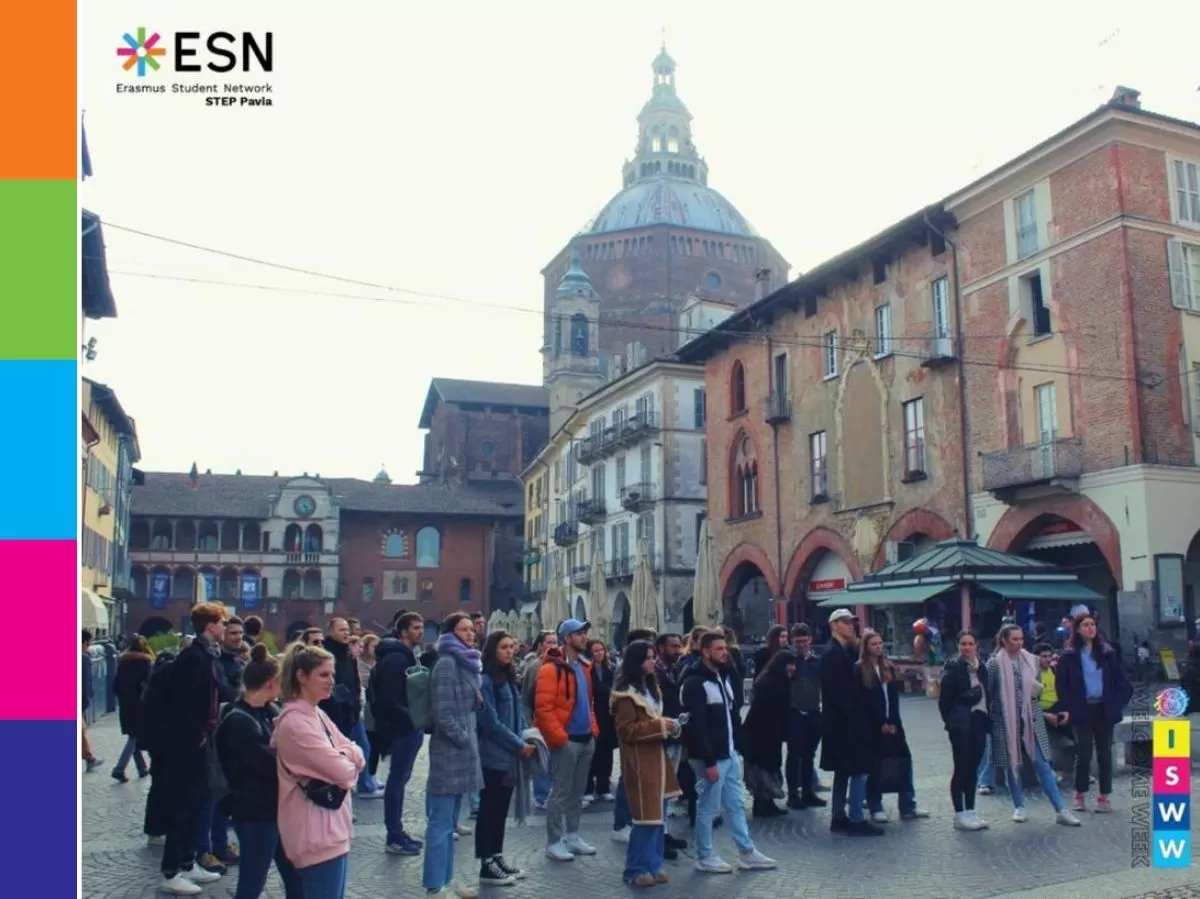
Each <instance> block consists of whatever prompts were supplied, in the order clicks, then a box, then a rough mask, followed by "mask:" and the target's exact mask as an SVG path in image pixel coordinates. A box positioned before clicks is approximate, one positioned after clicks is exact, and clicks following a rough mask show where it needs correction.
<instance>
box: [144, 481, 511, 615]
mask: <svg viewBox="0 0 1200 899" xmlns="http://www.w3.org/2000/svg"><path fill="white" fill-rule="evenodd" d="M520 515H521V510H520V508H518V509H517V513H516V518H515V521H516V527H517V528H518V529H519V527H520V521H521V518H520ZM512 521H513V516H512V515H511V513H510V510H509V509H508V508H506V507H505V506H502V505H500V504H498V503H497V502H495V501H494V500H493V499H491V498H489V497H488V496H487V495H485V494H483V493H482V492H481V491H478V490H476V489H474V488H472V487H471V486H470V485H465V484H461V483H459V482H457V481H449V482H446V483H438V484H418V485H393V484H391V483H390V482H389V481H388V479H387V477H386V474H385V473H383V472H381V473H380V475H379V476H378V477H377V478H376V479H375V480H374V481H365V480H356V479H352V478H322V477H320V476H319V475H317V476H313V477H310V476H308V475H302V476H300V477H292V478H289V477H279V476H270V477H264V476H260V475H243V474H232V475H227V474H212V473H211V472H206V473H204V474H197V475H196V476H195V477H194V478H193V477H192V476H189V475H186V474H177V473H167V472H147V473H146V475H145V481H144V484H142V485H141V486H138V487H135V488H134V490H133V521H132V525H131V530H130V558H131V562H132V566H133V567H132V583H133V595H134V599H133V600H132V601H131V602H130V610H129V617H130V624H131V626H132V627H135V628H137V629H139V630H142V631H147V630H149V631H152V632H153V631H156V630H165V629H168V628H171V629H175V628H180V627H183V626H185V625H184V622H185V620H186V618H187V615H188V610H189V608H190V606H191V604H192V602H193V601H194V600H195V599H196V597H197V595H198V592H197V582H198V581H199V580H201V579H202V580H203V581H204V582H205V594H206V595H207V596H209V597H211V598H214V599H216V600H219V601H221V602H223V603H225V604H226V605H228V606H231V607H233V608H235V609H236V610H237V611H238V613H239V614H243V615H246V614H257V615H260V616H261V617H262V618H263V619H264V620H265V621H266V623H267V627H268V629H269V630H270V631H272V632H273V633H275V634H278V635H281V636H282V635H283V634H285V633H291V632H294V630H295V629H296V628H298V627H300V626H301V625H303V624H308V623H311V624H315V625H321V624H324V623H325V622H326V621H327V620H328V619H329V618H330V617H331V616H332V615H334V614H339V615H354V616H357V617H358V618H360V619H361V620H362V621H363V623H364V624H365V625H367V626H368V627H374V628H382V627H384V626H386V625H387V623H388V622H389V621H390V620H391V618H392V616H393V614H394V613H395V611H396V610H397V609H399V608H401V607H407V608H410V609H414V610H417V611H420V612H421V613H422V614H423V615H425V616H426V617H427V618H430V619H434V620H441V619H442V618H444V617H445V616H446V615H448V614H449V613H450V612H452V611H458V610H462V611H469V612H475V611H483V612H485V613H486V612H487V611H488V609H489V608H490V605H489V599H490V598H492V597H493V596H494V589H495V580H496V573H495V561H496V547H497V544H498V543H499V542H500V540H501V539H502V538H503V537H505V536H506V535H508V533H509V532H510V530H511V529H512V527H513V524H512Z"/></svg>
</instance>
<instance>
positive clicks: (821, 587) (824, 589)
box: [808, 577, 846, 593]
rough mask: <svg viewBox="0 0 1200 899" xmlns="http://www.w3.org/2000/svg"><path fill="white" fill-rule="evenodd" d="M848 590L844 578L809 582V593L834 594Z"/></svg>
mask: <svg viewBox="0 0 1200 899" xmlns="http://www.w3.org/2000/svg"><path fill="white" fill-rule="evenodd" d="M845 589H846V579H845V578H844V577H831V578H826V579H825V580H823V581H809V583H808V592H809V593H834V592H836V591H838V590H845Z"/></svg>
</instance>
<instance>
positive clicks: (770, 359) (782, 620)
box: [754, 268, 788, 624]
mask: <svg viewBox="0 0 1200 899" xmlns="http://www.w3.org/2000/svg"><path fill="white" fill-rule="evenodd" d="M770 278H771V270H770V269H766V268H760V269H759V270H758V271H756V272H755V273H754V280H755V281H757V282H758V298H759V299H760V300H761V299H763V298H765V297H766V296H767V294H768V292H769V285H770ZM756 324H757V323H756ZM758 328H759V330H760V331H762V333H763V336H764V337H765V338H766V351H767V357H766V365H767V396H768V400H767V402H770V399H769V397H770V395H771V392H772V391H773V390H774V389H775V387H776V384H775V366H774V359H775V342H774V341H773V340H771V331H770V328H769V327H768V326H766V325H758ZM771 458H772V461H773V467H774V481H775V491H774V492H775V571H776V572H777V575H776V576H777V577H778V578H779V579H780V581H779V593H780V595H779V596H778V597H776V603H775V622H776V623H777V624H787V603H788V597H786V596H784V595H783V589H784V584H783V578H784V577H785V575H786V572H785V571H784V570H783V526H782V523H783V515H782V512H781V510H780V497H781V491H780V489H779V475H780V467H779V424H778V423H777V422H773V423H772V424H771Z"/></svg>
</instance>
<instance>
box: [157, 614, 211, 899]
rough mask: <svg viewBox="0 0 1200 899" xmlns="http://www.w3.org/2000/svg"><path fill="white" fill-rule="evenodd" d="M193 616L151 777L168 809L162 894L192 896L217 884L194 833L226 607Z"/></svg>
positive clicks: (175, 668)
mask: <svg viewBox="0 0 1200 899" xmlns="http://www.w3.org/2000/svg"><path fill="white" fill-rule="evenodd" d="M191 617H192V628H193V629H194V630H195V632H196V637H195V639H194V640H193V641H192V642H191V644H190V645H188V646H187V647H186V648H185V649H182V650H180V652H179V655H178V657H177V658H176V659H175V661H174V662H173V663H171V670H170V672H169V676H170V682H171V696H172V697H174V698H175V702H173V703H172V704H171V705H170V711H169V714H170V716H171V719H172V720H171V721H170V722H169V725H170V726H169V727H164V728H163V729H162V731H161V732H162V735H163V740H162V745H161V746H158V747H156V751H155V755H154V777H155V780H159V779H160V778H161V784H162V787H163V793H164V796H163V805H164V808H165V809H166V810H167V833H166V843H165V845H164V846H163V855H162V874H163V882H162V884H161V885H160V890H161V891H162V892H164V893H173V894H176V895H193V894H195V893H196V892H197V891H196V890H194V889H192V887H194V886H195V885H196V884H206V883H213V882H215V881H217V880H219V879H220V874H218V873H215V872H212V871H206V870H204V869H203V868H201V867H200V866H199V865H197V864H196V834H197V832H198V830H199V826H200V815H201V811H202V809H203V806H204V800H205V794H206V793H207V791H208V777H207V770H206V766H205V746H206V744H207V743H208V741H209V740H210V739H211V738H212V735H213V733H214V732H215V731H216V728H217V713H218V710H219V709H220V698H219V694H218V690H217V686H218V682H219V678H220V675H219V674H218V661H217V660H218V658H219V657H220V655H221V650H220V644H221V638H222V637H223V636H224V634H225V617H226V613H225V607H224V606H223V605H221V604H220V603H210V602H202V603H198V604H197V605H195V606H193V607H192V616H191ZM163 723H164V724H167V723H168V722H163Z"/></svg>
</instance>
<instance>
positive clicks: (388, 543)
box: [383, 531, 408, 559]
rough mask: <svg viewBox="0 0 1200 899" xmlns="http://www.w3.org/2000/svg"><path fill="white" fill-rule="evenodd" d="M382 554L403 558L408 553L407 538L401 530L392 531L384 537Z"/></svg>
mask: <svg viewBox="0 0 1200 899" xmlns="http://www.w3.org/2000/svg"><path fill="white" fill-rule="evenodd" d="M383 554H384V555H385V556H387V557H388V558H389V559H403V558H405V557H406V556H407V555H408V538H407V537H405V536H404V534H403V533H402V532H401V531H392V533H390V534H388V535H387V536H386V537H384V540H383Z"/></svg>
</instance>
